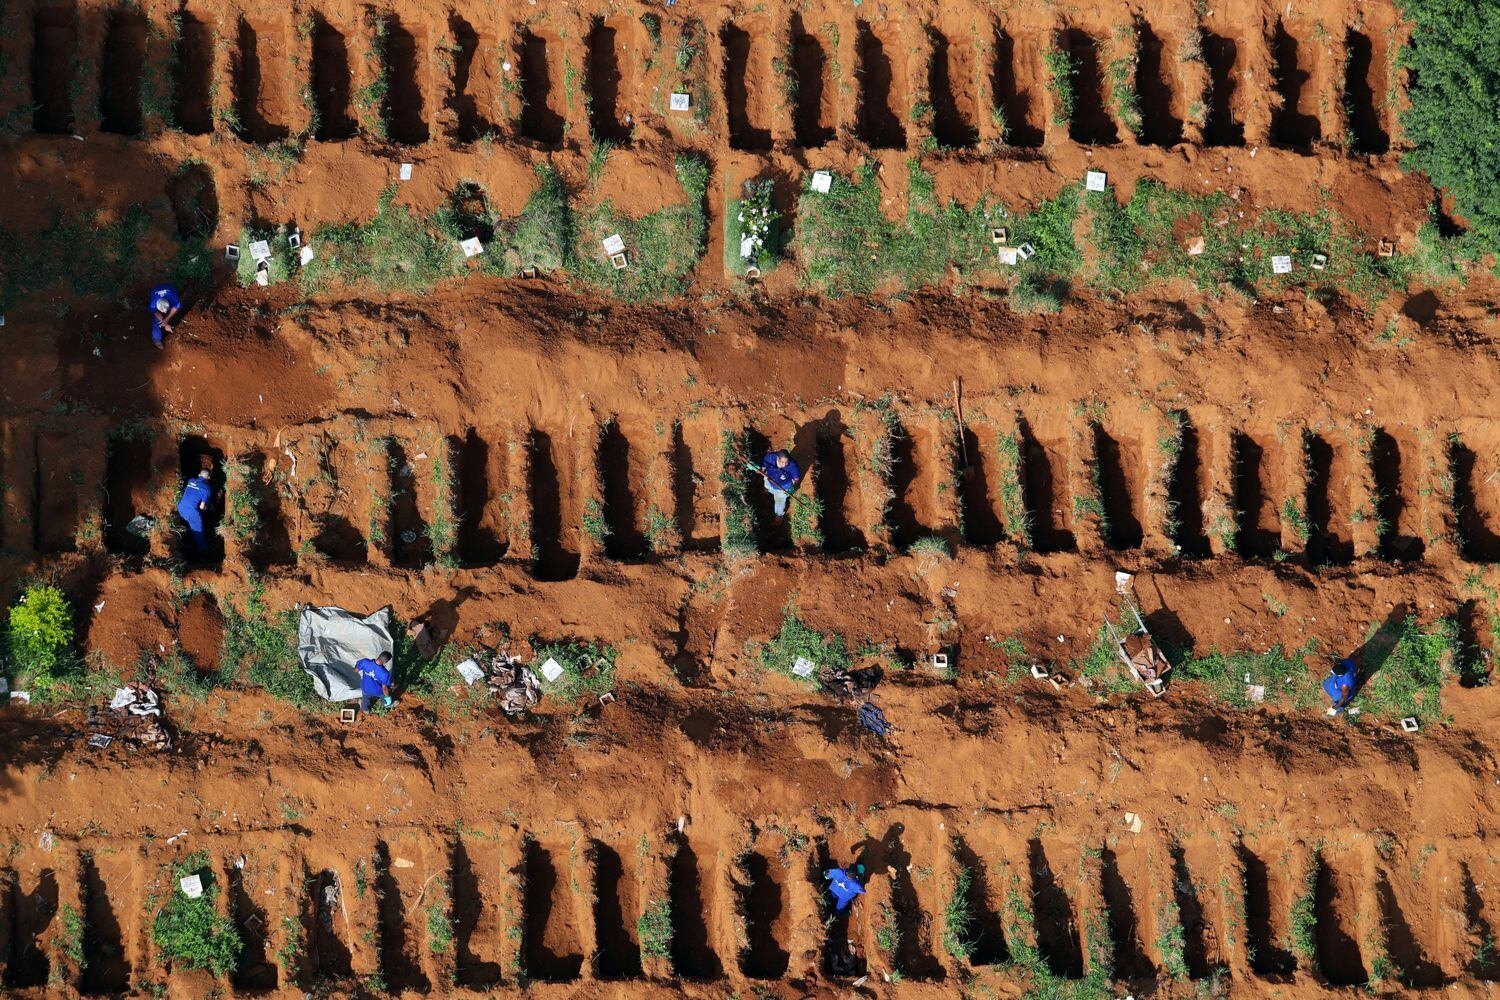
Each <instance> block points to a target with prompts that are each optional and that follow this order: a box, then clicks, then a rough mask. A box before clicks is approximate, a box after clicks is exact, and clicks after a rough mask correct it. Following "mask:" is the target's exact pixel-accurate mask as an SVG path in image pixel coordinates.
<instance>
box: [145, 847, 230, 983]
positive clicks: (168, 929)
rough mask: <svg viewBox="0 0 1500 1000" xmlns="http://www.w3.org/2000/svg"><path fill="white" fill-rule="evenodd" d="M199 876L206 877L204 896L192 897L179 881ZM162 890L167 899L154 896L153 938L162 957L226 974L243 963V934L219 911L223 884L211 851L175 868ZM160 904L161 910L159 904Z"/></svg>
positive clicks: (184, 860)
mask: <svg viewBox="0 0 1500 1000" xmlns="http://www.w3.org/2000/svg"><path fill="white" fill-rule="evenodd" d="M189 875H198V876H200V877H201V878H202V880H203V895H201V896H199V897H198V898H197V899H189V898H188V897H187V894H186V893H184V892H183V891H182V887H181V886H180V885H179V884H178V880H179V879H182V878H186V877H187V876H189ZM162 891H164V892H165V893H166V902H165V903H164V904H163V903H162V902H161V900H160V898H153V899H152V901H151V908H152V909H153V910H154V911H155V917H154V918H153V919H152V921H151V940H152V941H153V942H155V944H156V951H157V954H158V956H159V957H160V958H162V959H163V960H165V961H168V962H181V963H182V964H183V965H184V966H186V967H187V968H190V969H207V970H208V971H210V972H212V973H213V974H214V975H215V976H218V977H221V978H222V977H224V976H228V975H230V974H231V973H233V972H234V970H235V969H236V968H237V967H238V966H239V956H240V947H241V943H240V935H239V932H238V931H237V930H235V927H234V924H233V923H232V922H231V921H230V919H229V918H228V917H226V916H224V915H222V914H220V913H219V911H218V909H217V908H216V907H215V906H214V899H215V898H216V897H217V896H218V895H219V886H218V882H217V880H216V879H215V878H214V873H213V870H212V868H211V867H210V864H209V857H208V852H207V851H196V852H194V853H193V854H190V855H188V856H187V857H186V858H183V859H182V860H181V861H179V862H177V863H176V864H174V865H173V866H172V867H171V870H170V877H169V878H168V879H167V884H166V885H165V886H164V887H163V889H162ZM158 905H160V909H157V906H158Z"/></svg>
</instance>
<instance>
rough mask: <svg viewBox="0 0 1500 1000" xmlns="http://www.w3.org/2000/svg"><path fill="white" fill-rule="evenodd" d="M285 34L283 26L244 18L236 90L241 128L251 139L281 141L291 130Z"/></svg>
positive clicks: (236, 66)
mask: <svg viewBox="0 0 1500 1000" xmlns="http://www.w3.org/2000/svg"><path fill="white" fill-rule="evenodd" d="M283 34H284V33H283V31H282V29H281V28H279V27H276V26H273V25H269V24H255V23H253V22H251V21H250V20H249V19H248V18H241V19H240V25H239V39H238V41H239V44H238V46H237V48H236V50H235V54H234V92H235V103H236V105H237V108H236V110H237V112H238V115H239V122H240V129H241V131H242V132H243V134H244V137H245V138H246V139H248V140H249V141H251V142H258V143H271V142H278V141H280V140H282V139H285V138H286V137H287V135H288V134H289V132H290V130H289V128H288V125H287V123H288V121H290V118H291V92H290V91H291V88H290V73H291V64H290V62H289V61H288V60H287V57H286V40H285V38H284V37H283Z"/></svg>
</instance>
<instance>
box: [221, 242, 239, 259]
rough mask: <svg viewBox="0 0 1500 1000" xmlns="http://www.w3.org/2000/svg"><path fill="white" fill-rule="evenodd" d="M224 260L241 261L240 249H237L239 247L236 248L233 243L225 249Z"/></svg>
mask: <svg viewBox="0 0 1500 1000" xmlns="http://www.w3.org/2000/svg"><path fill="white" fill-rule="evenodd" d="M224 259H225V260H239V259H240V248H239V247H237V246H235V245H234V244H233V243H231V244H229V245H228V246H226V247H225V248H224Z"/></svg>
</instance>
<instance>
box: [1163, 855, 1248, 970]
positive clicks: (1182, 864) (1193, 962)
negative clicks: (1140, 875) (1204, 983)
mask: <svg viewBox="0 0 1500 1000" xmlns="http://www.w3.org/2000/svg"><path fill="white" fill-rule="evenodd" d="M1168 856H1169V857H1170V859H1171V865H1172V869H1171V873H1170V878H1169V879H1166V880H1165V881H1166V882H1167V883H1168V884H1169V886H1170V887H1169V888H1167V889H1165V891H1169V892H1171V893H1172V901H1173V903H1175V904H1176V906H1177V918H1178V921H1179V922H1180V924H1181V926H1182V960H1183V964H1184V965H1186V966H1187V971H1188V978H1190V979H1193V980H1199V979H1207V978H1208V977H1209V976H1210V975H1212V974H1213V972H1214V971H1215V970H1217V969H1221V968H1225V967H1226V966H1227V963H1226V959H1225V956H1224V954H1223V953H1222V950H1221V949H1222V943H1223V942H1222V935H1221V933H1220V931H1219V928H1218V926H1217V925H1216V924H1215V923H1214V922H1213V921H1212V920H1211V918H1210V914H1221V913H1223V912H1225V911H1224V909H1223V907H1224V905H1225V904H1226V902H1228V901H1230V900H1234V901H1235V902H1236V905H1238V904H1239V903H1240V902H1242V901H1243V885H1238V886H1237V885H1232V884H1231V878H1230V875H1229V871H1228V869H1227V868H1226V866H1224V865H1223V864H1222V860H1221V857H1222V856H1221V855H1220V854H1219V851H1218V849H1217V848H1214V849H1213V850H1212V851H1206V850H1203V849H1200V848H1198V847H1196V846H1195V847H1193V848H1192V849H1189V848H1186V847H1184V846H1183V845H1182V844H1181V843H1180V842H1175V841H1174V842H1173V843H1172V845H1171V846H1170V848H1169V850H1168ZM1220 871H1222V872H1224V874H1223V875H1222V876H1221V877H1220V878H1218V879H1217V881H1215V880H1214V878H1213V874H1214V873H1215V872H1220ZM1225 897H1229V899H1226V898H1225ZM1169 931H1170V928H1168V927H1165V926H1159V927H1158V928H1157V933H1158V935H1160V936H1162V937H1164V936H1165V935H1166V934H1167V933H1168V932H1169ZM1244 934H1245V929H1244V926H1243V924H1242V925H1241V926H1240V933H1239V940H1240V941H1241V942H1242V941H1243V940H1244ZM1210 942H1213V945H1214V949H1213V952H1212V953H1210V950H1209V944H1210Z"/></svg>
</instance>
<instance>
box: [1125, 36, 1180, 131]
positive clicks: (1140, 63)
mask: <svg viewBox="0 0 1500 1000" xmlns="http://www.w3.org/2000/svg"><path fill="white" fill-rule="evenodd" d="M1135 33H1136V51H1135V54H1136V64H1135V92H1136V94H1137V96H1138V97H1139V98H1140V108H1141V139H1142V140H1143V141H1145V142H1147V143H1149V144H1151V145H1153V146H1167V147H1169V146H1175V145H1177V144H1178V143H1179V142H1181V141H1182V119H1183V105H1182V86H1181V79H1180V77H1179V76H1178V74H1177V66H1178V65H1179V60H1178V59H1177V56H1176V53H1177V51H1178V49H1177V47H1176V46H1175V45H1169V44H1168V43H1166V42H1165V41H1164V40H1163V39H1162V37H1161V36H1160V35H1158V34H1157V33H1156V30H1155V29H1154V28H1153V27H1152V26H1151V24H1150V22H1148V21H1146V20H1145V19H1144V18H1136V22H1135Z"/></svg>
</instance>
